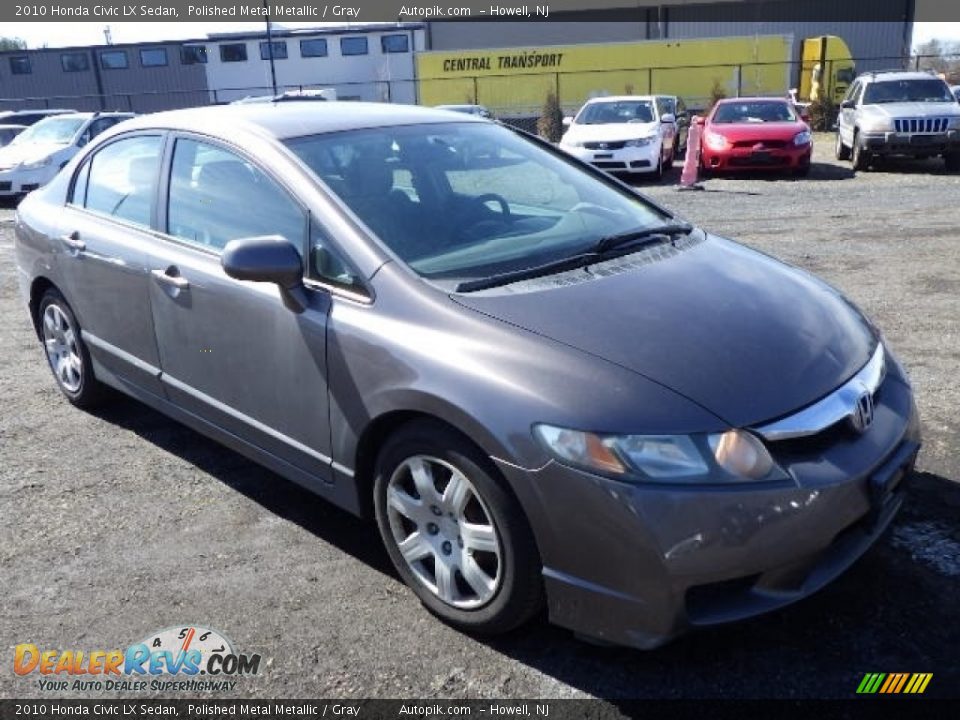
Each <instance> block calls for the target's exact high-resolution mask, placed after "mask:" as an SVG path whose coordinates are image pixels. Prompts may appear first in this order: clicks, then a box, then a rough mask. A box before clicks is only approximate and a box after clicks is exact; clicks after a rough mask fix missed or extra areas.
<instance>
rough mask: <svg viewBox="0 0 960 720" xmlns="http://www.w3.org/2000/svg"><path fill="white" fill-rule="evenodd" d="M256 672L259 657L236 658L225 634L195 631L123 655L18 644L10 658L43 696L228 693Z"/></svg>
mask: <svg viewBox="0 0 960 720" xmlns="http://www.w3.org/2000/svg"><path fill="white" fill-rule="evenodd" d="M259 670H260V656H259V655H245V654H241V653H237V652H235V651H234V649H233V644H232V643H231V642H230V641H229V640H227V638H226V637H224V636H223V634H221V633H219V632H217V631H216V630H211V629H209V628H204V627H200V626H197V625H185V626H180V627H171V628H167V629H165V630H160V631H158V632H155V633H152V634H150V635H148V636H147V637H146V638H145V639H144V640H142V641H141V642H138V643H134V644H133V645H130V646H129V647H127V648H126V650H120V649H117V650H90V651H86V650H73V649H68V650H57V649H41V648H39V647H38V646H37V645H35V644H33V643H21V644H19V645H17V646H16V647H15V648H14V654H13V671H14V672H15V673H16V674H17V675H20V676H24V677H26V676H39V677H38V678H37V683H38V686H39V689H40V690H44V691H63V690H88V691H108V692H110V691H113V692H116V691H135V692H136V691H145V690H152V691H163V692H169V691H175V690H187V691H203V690H212V691H227V692H229V691H231V690H233V689H234V687H235V686H236V684H237V681H236V680H235V679H234V678H236V677H238V676H243V675H256V674H257V672H259ZM201 676H202V677H201ZM171 678H172V679H171Z"/></svg>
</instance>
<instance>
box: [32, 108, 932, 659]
mask: <svg viewBox="0 0 960 720" xmlns="http://www.w3.org/2000/svg"><path fill="white" fill-rule="evenodd" d="M16 235H17V244H16V257H17V264H18V266H19V278H20V283H21V287H22V291H23V297H24V298H25V300H26V301H27V303H28V304H29V310H30V315H31V317H32V319H33V322H34V324H35V326H36V329H37V334H38V335H39V337H40V340H41V341H42V343H43V347H44V349H45V351H46V356H47V359H48V361H49V364H50V367H51V368H52V370H53V373H54V375H55V377H56V379H57V382H58V383H59V385H60V388H61V390H62V391H63V392H64V394H65V395H66V396H67V398H69V399H70V401H71V402H73V403H74V404H76V405H78V406H88V405H89V404H91V403H92V402H94V401H95V400H96V399H97V396H98V395H99V393H100V391H101V390H102V389H103V385H108V386H112V387H114V388H117V389H119V390H121V391H123V392H125V393H127V394H129V395H132V396H133V397H135V398H138V399H139V400H142V401H143V402H145V403H147V404H148V405H150V406H152V407H154V408H157V409H159V410H160V411H162V412H164V413H166V414H168V415H169V416H171V417H173V418H175V419H177V420H179V421H182V422H184V423H186V424H188V425H190V426H191V427H193V428H196V429H197V430H199V431H200V432H202V433H205V434H207V435H209V436H211V437H213V438H216V439H217V440H219V441H221V442H223V443H225V444H227V445H229V446H230V447H232V448H234V449H236V450H238V451H239V452H241V453H243V454H245V455H247V456H248V457H250V458H252V459H254V460H256V461H257V462H259V463H262V464H263V465H265V466H267V467H268V468H271V469H272V470H274V471H275V472H277V473H279V474H280V475H282V476H284V477H286V478H289V479H291V480H294V481H296V482H298V483H301V484H302V485H305V486H306V487H308V488H311V489H312V490H314V491H316V492H317V493H319V494H320V495H322V496H323V497H325V498H328V499H329V500H330V501H331V502H333V503H335V504H337V505H339V506H341V507H344V508H346V509H348V510H350V511H352V512H355V513H357V514H364V513H369V514H371V515H372V516H375V517H376V520H377V524H378V526H379V531H380V534H381V536H382V538H383V542H384V543H385V545H386V548H387V550H388V552H389V554H390V557H391V558H392V560H393V562H394V564H395V565H396V568H397V571H398V572H399V574H400V576H401V577H402V578H403V580H404V581H405V582H406V583H407V584H408V585H409V586H410V587H411V588H412V589H413V591H414V592H415V593H416V594H417V595H418V596H419V598H420V599H421V600H422V601H423V603H424V604H425V605H426V606H427V607H428V608H429V609H430V610H431V611H433V612H434V613H435V614H436V615H438V616H440V617H441V618H443V619H444V620H446V621H447V622H450V623H452V624H454V625H456V626H458V627H461V628H464V629H467V630H474V631H481V632H495V631H504V630H507V629H509V628H512V627H514V626H516V625H518V624H520V623H521V622H523V621H524V620H526V619H527V618H529V617H530V616H531V615H532V614H533V613H535V612H536V611H537V609H538V607H540V606H541V604H542V603H543V602H545V603H546V605H547V607H548V609H549V615H550V618H551V620H552V621H553V622H555V623H557V624H559V625H562V626H565V627H568V628H572V629H573V630H575V631H577V632H578V633H580V634H581V635H583V636H586V637H590V638H595V639H599V640H604V641H609V642H614V643H621V644H626V645H632V646H635V647H641V648H649V647H653V646H656V645H658V644H660V643H662V642H664V641H666V640H667V639H669V638H670V637H672V636H674V635H676V634H677V633H679V632H681V631H683V630H685V629H687V628H690V627H696V626H704V625H711V624H713V623H718V622H724V621H729V620H734V619H738V618H744V617H747V616H751V615H754V614H757V613H760V612H763V611H766V610H771V609H774V608H777V607H780V606H782V605H785V604H787V603H790V602H792V601H794V600H797V599H798V598H801V597H803V596H805V595H808V594H810V593H812V592H814V591H815V590H817V589H818V588H820V587H822V586H823V585H824V584H825V583H827V582H829V581H830V580H831V579H832V578H834V577H836V576H837V575H838V574H839V573H841V572H842V571H843V570H844V569H845V568H846V567H848V566H849V565H850V564H851V563H852V562H853V561H854V560H855V559H856V558H857V557H859V556H860V555H861V554H862V553H863V552H864V551H865V550H866V549H867V548H868V547H869V546H870V545H871V543H873V542H874V541H875V540H876V539H877V537H878V535H879V534H880V533H881V532H882V531H883V529H884V528H885V527H886V526H887V524H888V523H889V522H890V520H891V517H892V516H893V515H894V513H895V512H896V511H897V509H898V508H899V506H900V504H901V502H902V484H901V479H902V478H903V477H904V475H905V474H907V473H909V471H910V469H911V467H912V464H913V462H914V458H915V457H916V454H917V450H918V448H919V442H920V438H919V428H918V421H917V417H916V411H915V408H914V403H913V398H912V392H911V389H910V384H909V382H908V380H907V378H906V376H905V374H904V370H903V368H902V367H901V366H900V364H899V363H898V362H897V360H896V359H895V358H894V357H893V355H892V354H891V353H890V351H889V349H888V348H886V347H885V346H884V343H883V339H882V337H881V336H880V334H879V332H878V331H877V330H876V328H874V327H873V326H872V325H871V324H870V322H869V321H868V320H866V319H865V318H864V317H863V316H862V315H861V314H860V313H859V312H858V311H857V309H856V308H855V307H854V306H853V305H852V304H851V303H850V302H848V301H847V300H845V299H844V298H843V297H842V296H841V295H840V294H839V293H838V292H836V291H835V290H833V289H831V288H830V287H828V286H827V285H825V284H824V283H822V282H820V281H819V280H817V279H815V278H813V277H811V276H810V275H808V274H806V273H804V272H801V271H799V270H796V269H793V268H791V267H789V266H786V265H784V264H782V263H779V262H777V261H776V260H773V259H771V258H769V257H767V256H766V255H762V254H760V253H757V252H755V251H753V250H749V249H747V248H745V247H743V246H741V245H739V244H737V243H735V242H732V241H730V240H725V239H722V238H719V237H716V236H714V235H710V234H709V233H707V232H705V231H703V230H701V229H699V228H695V227H692V226H690V225H688V224H686V223H684V222H682V221H680V220H679V219H677V218H676V217H674V216H673V215H672V214H671V213H670V212H669V211H667V210H665V209H663V208H661V207H659V206H657V205H655V204H653V203H652V202H650V201H649V200H646V199H644V198H642V197H640V196H638V195H637V194H635V193H634V192H633V191H631V190H630V189H629V188H628V187H626V186H625V185H622V184H620V183H619V182H617V181H616V180H614V179H611V178H608V177H607V176H606V175H604V174H603V173H601V172H600V171H598V170H594V169H592V168H590V167H589V166H587V165H585V164H583V163H580V162H579V161H577V160H575V159H572V158H569V157H567V156H566V155H565V154H563V153H562V152H560V151H558V150H555V149H554V148H552V147H551V146H549V145H548V144H546V143H542V142H539V141H537V140H535V139H532V138H528V137H526V136H524V135H521V134H518V133H515V132H513V131H511V130H509V129H507V128H505V127H501V126H499V125H497V124H494V123H491V122H488V121H485V120H482V119H476V118H471V117H468V116H464V115H462V114H454V113H448V112H444V111H440V110H427V109H421V108H407V107H402V106H381V105H365V104H359V103H327V104H324V105H323V106H322V107H321V106H318V105H317V104H316V103H313V104H306V103H303V104H301V103H282V104H276V105H274V104H262V105H246V106H244V105H237V106H231V107H215V108H204V109H192V110H183V111H174V112H169V113H161V114H156V115H149V116H144V117H141V118H137V119H134V120H131V121H128V122H126V123H123V125H121V126H119V127H117V128H115V129H113V130H110V131H108V133H106V134H105V135H104V136H102V137H100V138H98V139H97V140H96V141H95V142H94V143H91V144H90V145H89V146H88V147H86V148H84V150H83V152H82V153H81V154H80V155H78V156H77V157H76V158H74V159H73V160H72V161H71V162H70V164H69V165H68V166H67V167H66V168H65V169H64V171H63V172H62V173H60V174H59V175H58V176H57V178H56V179H55V180H54V181H53V182H52V183H50V184H49V185H48V186H46V187H44V188H42V189H41V190H39V191H37V192H34V193H32V194H31V195H30V196H29V197H27V199H26V200H25V201H24V202H23V203H22V204H21V206H20V208H19V213H18V218H17V223H16Z"/></svg>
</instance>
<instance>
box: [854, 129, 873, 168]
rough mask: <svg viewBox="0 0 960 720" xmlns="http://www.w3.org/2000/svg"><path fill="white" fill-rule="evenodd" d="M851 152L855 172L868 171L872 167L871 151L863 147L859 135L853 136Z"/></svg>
mask: <svg viewBox="0 0 960 720" xmlns="http://www.w3.org/2000/svg"><path fill="white" fill-rule="evenodd" d="M850 152H851V155H850V164H851V165H852V166H853V169H854V170H866V169H867V168H868V167H869V166H870V159H871V157H870V151H869V150H867V149H866V148H865V147H864V146H863V142H862V141H861V140H860V136H859V135H858V134H857V133H854V135H853V148H852V150H851V151H850Z"/></svg>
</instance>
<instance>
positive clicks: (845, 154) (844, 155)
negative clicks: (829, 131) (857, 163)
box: [834, 130, 850, 160]
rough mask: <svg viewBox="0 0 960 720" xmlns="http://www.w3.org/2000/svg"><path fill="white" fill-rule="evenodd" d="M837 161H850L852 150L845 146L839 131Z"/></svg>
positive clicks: (836, 150) (835, 152)
mask: <svg viewBox="0 0 960 720" xmlns="http://www.w3.org/2000/svg"><path fill="white" fill-rule="evenodd" d="M834 154H835V155H836V158H837V160H849V159H850V148H848V147H847V146H846V145H844V144H843V138H841V137H840V131H839V130H837V147H836V149H835V151H834Z"/></svg>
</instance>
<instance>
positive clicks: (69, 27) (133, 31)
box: [0, 22, 960, 48]
mask: <svg viewBox="0 0 960 720" xmlns="http://www.w3.org/2000/svg"><path fill="white" fill-rule="evenodd" d="M282 24H283V25H284V26H285V27H291V28H293V27H318V26H322V25H342V23H317V22H312V23H303V22H289V23H282ZM263 26H264V25H263V23H262V22H238V23H234V22H219V23H218V22H198V23H187V22H145V23H137V22H115V23H111V24H110V33H111V36H112V39H113V42H115V43H124V42H140V41H142V40H180V39H186V38H202V37H205V36H206V35H207V33H214V32H233V31H243V30H254V31H256V30H262V29H263ZM105 27H106V24H105V23H102V22H64V23H51V22H45V23H30V22H14V23H6V24H5V26H4V27H3V30H2V31H0V34H3V35H12V36H14V37H20V38H23V39H24V40H26V41H27V45H28V46H29V47H32V48H34V47H41V46H42V45H43V44H44V43H46V44H47V45H48V46H49V47H65V46H69V45H95V44H98V43H102V42H104V36H103V30H104V28H105ZM934 37H936V38H940V39H942V40H950V41H955V42H960V22H940V23H921V22H918V23H915V24H914V29H913V40H914V45H917V44H919V43H922V42H925V41H926V40H929V39H930V38H934Z"/></svg>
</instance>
